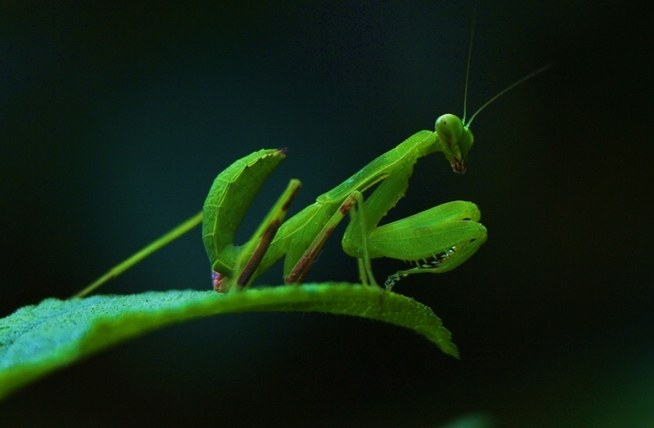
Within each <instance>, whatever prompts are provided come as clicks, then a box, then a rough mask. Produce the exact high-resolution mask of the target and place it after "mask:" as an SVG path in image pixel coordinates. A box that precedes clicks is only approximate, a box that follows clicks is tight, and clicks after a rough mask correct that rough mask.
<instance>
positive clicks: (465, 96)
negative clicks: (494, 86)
mask: <svg viewBox="0 0 654 428" xmlns="http://www.w3.org/2000/svg"><path fill="white" fill-rule="evenodd" d="M476 18H477V9H473V11H472V29H471V30H470V44H469V45H468V65H467V66H466V86H465V89H464V92H463V119H462V120H461V122H462V123H463V126H464V127H465V128H468V127H470V125H471V124H472V121H473V120H475V117H477V115H478V114H479V113H481V111H482V110H483V109H485V108H486V107H488V106H489V105H490V104H491V103H492V102H493V101H495V100H496V99H498V98H499V97H501V96H502V95H504V94H506V93H507V92H509V91H510V90H511V89H513V88H515V87H516V86H518V85H519V84H521V83H524V82H526V81H527V80H529V79H531V78H532V77H535V76H536V75H538V74H540V73H542V72H543V71H546V70H549V69H550V68H552V66H553V65H554V64H552V63H550V64H547V65H544V66H543V67H541V68H539V69H537V70H535V71H532V72H531V73H529V74H528V75H526V76H525V77H523V78H522V79H520V80H518V81H517V82H514V83H513V84H511V85H509V86H508V87H507V88H505V89H503V90H502V91H500V93H499V94H497V95H495V96H494V97H493V98H491V99H490V100H488V101H486V103H485V104H484V105H482V106H481V107H479V109H478V110H477V111H476V112H475V113H474V114H473V115H472V117H470V122H468V123H466V115H467V108H468V78H469V77H470V58H472V39H473V38H474V36H475V20H476Z"/></svg>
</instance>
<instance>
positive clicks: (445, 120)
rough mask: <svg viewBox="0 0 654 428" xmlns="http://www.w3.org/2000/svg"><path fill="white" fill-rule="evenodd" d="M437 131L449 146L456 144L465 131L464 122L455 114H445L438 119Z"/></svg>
mask: <svg viewBox="0 0 654 428" xmlns="http://www.w3.org/2000/svg"><path fill="white" fill-rule="evenodd" d="M436 133H437V134H438V137H439V138H440V139H441V141H442V142H443V143H445V144H446V146H447V147H448V148H452V147H454V146H456V145H457V144H458V142H459V138H460V137H461V134H462V133H463V122H461V119H459V118H458V117H456V116H454V115H453V114H449V113H448V114H444V115H442V116H440V117H439V118H438V119H436Z"/></svg>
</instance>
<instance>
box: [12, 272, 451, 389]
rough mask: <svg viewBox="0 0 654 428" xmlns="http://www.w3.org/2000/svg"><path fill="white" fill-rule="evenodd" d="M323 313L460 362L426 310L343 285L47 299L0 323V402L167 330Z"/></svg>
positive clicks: (446, 333)
mask: <svg viewBox="0 0 654 428" xmlns="http://www.w3.org/2000/svg"><path fill="white" fill-rule="evenodd" d="M262 311H266V312H288V311H299V312H326V313H331V314H345V315H354V316H359V317H363V318H369V319H373V320H380V321H386V322H389V323H392V324H396V325H399V326H403V327H407V328H410V329H413V330H415V331H416V332H418V333H420V334H422V335H424V336H426V337H427V338H428V339H429V340H431V341H432V342H434V343H436V344H437V345H438V346H439V347H440V348H441V350H442V351H443V352H445V353H446V354H449V355H452V356H454V357H458V351H457V349H456V346H455V345H454V344H453V343H452V342H451V341H450V338H451V334H450V332H449V331H448V330H447V329H445V328H444V327H443V325H442V323H441V320H440V319H439V318H438V317H437V316H436V315H434V313H433V312H432V310H431V309H430V308H429V307H427V306H425V305H423V304H421V303H418V302H416V301H415V300H413V299H410V298H408V297H406V296H402V295H400V294H395V293H392V292H387V291H383V290H381V289H379V288H376V287H368V286H362V285H352V284H343V283H326V284H305V285H302V286H300V287H294V286H279V287H264V288H255V289H250V290H247V291H242V292H235V293H229V294H218V293H216V292H214V291H192V290H186V291H166V292H147V293H143V294H135V295H128V296H108V295H105V296H103V295H98V296H93V297H89V298H86V299H71V300H58V299H46V300H44V301H43V302H41V303H40V304H38V305H35V306H26V307H24V308H21V309H19V310H17V311H16V312H15V313H13V314H12V315H9V316H8V317H6V318H3V319H1V320H0V399H2V398H4V397H6V396H7V395H8V394H10V393H11V392H12V391H14V390H16V389H17V388H19V387H21V386H23V385H25V384H27V383H29V382H31V381H33V380H36V379H37V378H39V377H41V376H44V375H45V374H47V373H49V372H51V371H53V370H55V369H57V368H60V367H64V366H67V365H69V364H71V363H73V362H75V361H77V360H79V359H81V358H83V357H86V356H88V355H91V354H93V353H95V352H98V351H99V350H101V349H104V348H106V347H109V346H111V345H113V344H116V343H119V342H121V341H124V340H126V339H128V338H131V337H134V336H137V335H139V334H143V333H145V332H148V331H151V330H154V329H157V328H161V327H164V326H166V325H169V324H173V323H178V322H182V321H185V320H189V319H193V318H198V317H204V316H209V315H216V314H223V313H234V312H262Z"/></svg>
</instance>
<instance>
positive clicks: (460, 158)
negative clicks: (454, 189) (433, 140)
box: [436, 113, 474, 174]
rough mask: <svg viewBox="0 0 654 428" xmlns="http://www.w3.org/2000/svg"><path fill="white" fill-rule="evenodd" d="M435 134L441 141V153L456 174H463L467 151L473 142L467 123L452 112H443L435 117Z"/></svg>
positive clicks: (465, 166)
mask: <svg viewBox="0 0 654 428" xmlns="http://www.w3.org/2000/svg"><path fill="white" fill-rule="evenodd" d="M436 134H437V135H438V139H439V140H440V142H441V147H442V150H443V154H445V157H446V158H447V160H448V161H449V162H450V165H452V170H453V171H454V172H456V173H457V174H465V172H466V168H467V165H466V162H467V159H468V152H469V151H470V148H471V147H472V143H473V142H474V137H473V136H472V131H470V129H469V126H468V125H464V124H463V121H462V120H461V119H459V118H458V117H456V116H455V115H453V114H449V113H448V114H444V115H442V116H440V117H439V118H438V119H436Z"/></svg>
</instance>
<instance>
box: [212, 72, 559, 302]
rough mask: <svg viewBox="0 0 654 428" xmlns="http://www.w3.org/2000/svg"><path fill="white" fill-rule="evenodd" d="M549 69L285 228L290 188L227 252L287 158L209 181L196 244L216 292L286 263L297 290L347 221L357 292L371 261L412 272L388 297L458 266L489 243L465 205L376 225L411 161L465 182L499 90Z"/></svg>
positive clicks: (412, 144) (401, 189) (266, 154)
mask: <svg viewBox="0 0 654 428" xmlns="http://www.w3.org/2000/svg"><path fill="white" fill-rule="evenodd" d="M549 67H550V65H547V66H545V67H542V68H540V69H538V70H536V71H534V72H532V73H530V74H529V75H527V76H525V77H524V78H522V79H520V80H519V81H517V82H515V83H514V84H513V85H511V86H509V87H508V88H506V89H505V90H503V91H502V92H500V93H499V94H497V95H496V96H495V97H493V98H491V100H489V101H488V102H487V103H486V104H484V105H483V106H482V107H481V108H480V109H479V110H477V112H476V113H475V114H473V116H472V117H471V118H470V121H469V122H468V123H466V122H465V113H464V119H463V120H462V119H459V118H458V117H457V116H455V115H453V114H444V115H442V116H440V117H439V118H438V119H437V120H436V123H435V130H434V131H427V130H425V131H419V132H417V133H415V134H414V135H412V136H410V137H409V138H407V139H406V140H405V141H404V142H402V143H400V144H399V145H398V146H397V147H395V148H394V149H392V150H390V151H389V152H387V153H384V154H383V155H381V156H379V157H378V158H376V159H375V160H373V161H372V162H370V163H369V164H368V165H366V166H365V167H364V168H363V169H361V170H360V171H358V172H357V173H355V174H354V175H352V176H351V177H350V178H348V179H347V180H345V181H344V182H342V183H341V184H339V185H338V186H336V187H335V188H334V189H332V190H330V191H328V192H326V193H324V194H322V195H320V196H318V198H317V199H316V202H314V203H313V204H311V205H309V206H308V207H306V208H304V209H303V210H302V211H300V212H299V213H297V214H295V215H294V216H293V217H291V218H289V219H288V220H287V221H286V222H284V218H285V216H286V212H287V211H288V208H289V206H290V204H291V202H292V200H293V198H294V197H295V195H296V194H297V192H298V190H299V188H300V186H301V183H300V181H299V180H295V179H294V180H291V181H290V182H289V185H288V187H287V189H286V190H285V191H284V192H283V194H282V195H281V196H280V197H279V198H278V200H277V202H276V203H275V204H274V205H273V207H272V208H271V210H270V212H269V213H268V215H267V216H266V218H265V219H264V220H263V222H262V223H261V225H260V226H259V228H258V229H257V231H256V232H255V233H254V235H253V236H252V238H251V239H250V240H249V241H248V242H247V243H246V244H244V245H242V246H235V245H234V238H235V234H236V230H237V229H238V226H239V225H240V222H241V220H242V219H243V217H244V216H245V213H246V212H247V210H248V209H249V207H250V205H251V204H252V202H253V201H254V198H255V196H256V195H257V193H258V192H259V191H260V189H261V186H262V185H263V183H264V182H265V181H266V180H267V179H268V177H269V175H270V174H271V173H272V171H273V170H274V169H275V168H276V167H277V166H278V164H279V162H280V161H281V160H282V159H284V157H285V155H286V153H285V151H284V150H279V149H264V150H260V151H258V152H254V153H252V154H250V155H248V156H246V157H244V158H242V159H239V160H237V161H236V162H234V163H233V164H232V165H231V166H230V167H228V168H227V169H226V170H225V171H223V172H222V173H220V174H219V175H218V177H216V179H215V181H214V183H213V185H212V186H211V189H210V190H209V195H208V196H207V199H206V201H205V203H204V207H203V227H202V240H203V242H204V245H205V248H206V250H207V254H208V256H209V260H210V261H211V266H212V270H213V283H214V289H215V290H216V291H218V292H225V291H229V290H230V289H233V288H238V289H240V288H243V287H249V286H250V284H251V283H252V281H253V280H254V279H255V278H256V277H257V276H259V275H261V274H262V273H263V272H265V271H267V270H268V269H269V268H270V267H271V266H272V265H273V264H274V263H275V262H276V261H277V260H279V259H280V258H281V257H284V256H285V258H284V282H285V283H287V284H300V283H302V282H303V281H304V279H305V277H306V275H307V273H308V272H309V269H310V268H311V265H312V263H313V262H314V260H315V259H316V257H317V256H318V254H319V253H320V250H321V249H322V247H323V245H324V244H325V241H326V240H327V238H328V237H329V236H330V234H331V233H332V232H333V230H334V228H335V227H336V226H337V225H338V223H339V222H340V221H341V220H342V219H343V218H344V217H345V215H347V214H348V213H349V214H350V223H349V224H348V226H347V228H346V230H345V234H344V235H343V239H342V246H343V250H344V251H345V252H346V253H347V254H348V255H350V256H352V257H355V258H356V259H357V262H358V266H359V276H360V278H361V282H362V283H363V284H365V285H374V286H376V285H377V282H376V280H375V277H374V275H373V273H372V269H371V263H370V259H373V258H378V257H388V258H394V259H399V260H404V261H409V262H412V263H414V264H415V267H413V268H409V269H406V270H401V271H398V272H396V273H395V274H393V275H391V276H390V277H389V278H388V279H387V280H386V282H385V284H384V285H385V287H386V289H387V290H390V289H391V288H392V287H393V286H394V285H395V283H397V281H399V280H400V279H401V278H403V277H406V276H408V275H411V274H417V273H443V272H447V271H449V270H452V269H454V268H455V267H457V266H459V265H460V264H461V263H463V262H464V261H466V260H467V259H468V258H470V257H471V256H472V255H473V254H474V253H475V252H476V251H477V250H478V249H479V247H480V246H481V245H482V244H483V243H484V242H485V241H486V237H487V233H486V228H485V227H484V226H483V225H482V224H481V223H479V220H480V218H481V213H480V211H479V209H478V208H477V206H476V205H475V204H473V203H472V202H465V201H453V202H448V203H445V204H442V205H438V206H436V207H433V208H431V209H428V210H425V211H422V212H420V213H418V214H414V215H412V216H409V217H406V218H404V219H401V220H397V221H394V222H392V223H389V224H385V225H382V226H378V223H379V221H380V220H381V219H382V218H383V217H384V216H385V215H386V213H387V212H388V211H389V210H390V209H391V208H393V207H394V206H395V205H396V203H397V202H398V201H399V200H400V198H402V197H403V196H404V194H405V192H406V190H407V188H408V186H409V184H408V180H409V177H410V176H411V174H412V173H413V167H414V165H415V164H416V162H417V161H418V159H419V158H421V157H423V156H427V155H429V154H431V153H434V152H442V153H443V154H444V155H445V158H446V159H447V160H448V161H449V163H450V166H451V167H452V170H453V171H454V172H455V173H459V174H464V173H465V171H466V168H467V157H468V152H469V151H470V148H471V147H472V145H473V142H474V137H473V135H472V131H471V130H470V125H471V124H472V121H473V120H474V118H475V116H476V115H477V114H478V113H479V112H480V111H481V110H483V109H484V108H485V107H486V106H487V105H489V104H490V103H491V102H492V101H494V100H495V99H497V98H498V97H499V96H501V95H502V94H504V93H505V92H507V91H509V90H510V89H512V88H513V87H515V86H517V85H519V84H520V83H522V82H524V81H525V80H527V79H530V78H532V77H534V76H535V75H536V74H538V73H541V72H542V71H545V70H546V69H548V68H549ZM466 80H467V78H466ZM466 92H467V81H466ZM464 105H465V103H464ZM464 111H465V107H464ZM375 185H378V186H377V188H375V189H374V191H373V192H372V193H371V194H370V196H368V197H367V198H366V199H365V200H364V197H363V192H365V191H366V190H368V189H370V188H372V187H373V186H375Z"/></svg>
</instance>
